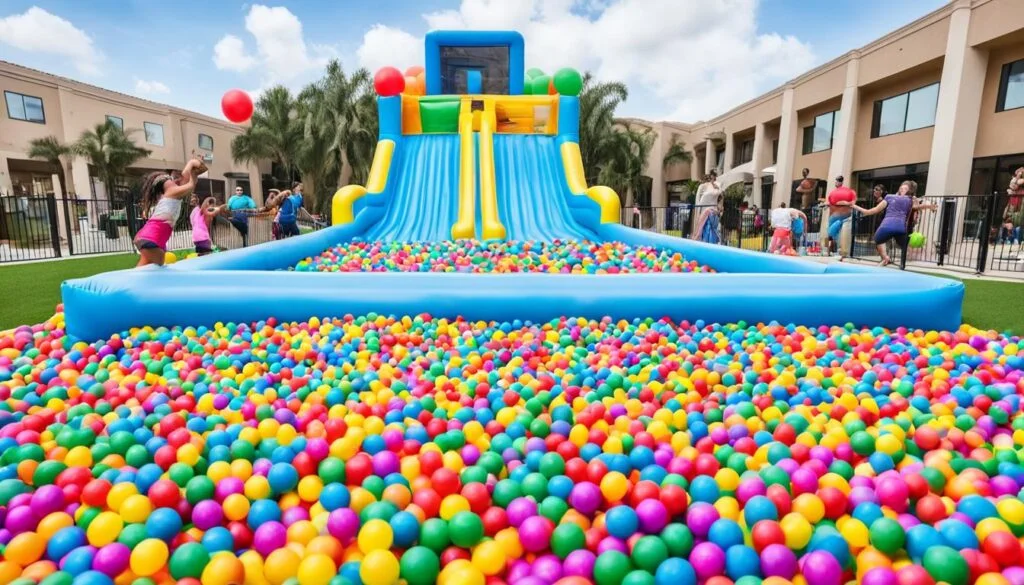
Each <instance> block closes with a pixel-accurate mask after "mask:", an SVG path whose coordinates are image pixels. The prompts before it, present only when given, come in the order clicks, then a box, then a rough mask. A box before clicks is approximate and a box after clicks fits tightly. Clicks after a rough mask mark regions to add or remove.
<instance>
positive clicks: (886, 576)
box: [861, 567, 900, 585]
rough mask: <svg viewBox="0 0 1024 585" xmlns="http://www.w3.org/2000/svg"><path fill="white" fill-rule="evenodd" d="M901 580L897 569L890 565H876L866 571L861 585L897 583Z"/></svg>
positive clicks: (889, 584) (895, 584) (891, 584)
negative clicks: (891, 567) (894, 569)
mask: <svg viewBox="0 0 1024 585" xmlns="http://www.w3.org/2000/svg"><path fill="white" fill-rule="evenodd" d="M899 582H900V579H899V577H898V576H897V575H896V571H893V570H892V569H890V568H889V567H875V568H874V569H871V570H869V571H868V572H867V573H864V578H863V579H861V585H897V584H898V583H899Z"/></svg>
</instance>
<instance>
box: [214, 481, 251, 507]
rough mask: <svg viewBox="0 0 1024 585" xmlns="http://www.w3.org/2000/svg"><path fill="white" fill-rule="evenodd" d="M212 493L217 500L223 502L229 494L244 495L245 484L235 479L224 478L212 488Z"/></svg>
mask: <svg viewBox="0 0 1024 585" xmlns="http://www.w3.org/2000/svg"><path fill="white" fill-rule="evenodd" d="M213 493H214V495H215V496H216V497H217V499H218V500H220V501H221V502H223V501H224V498H226V497H228V496H230V495H231V494H241V493H245V484H244V483H242V480H240V479H238V478H237V477H225V478H224V479H222V480H220V481H218V482H217V487H216V488H214V492H213Z"/></svg>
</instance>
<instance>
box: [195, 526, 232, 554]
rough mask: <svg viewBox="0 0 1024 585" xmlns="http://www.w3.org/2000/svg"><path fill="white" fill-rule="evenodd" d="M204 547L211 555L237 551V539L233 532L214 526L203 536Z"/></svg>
mask: <svg viewBox="0 0 1024 585" xmlns="http://www.w3.org/2000/svg"><path fill="white" fill-rule="evenodd" d="M202 542H203V547H204V548H206V550H207V551H209V552H210V554H213V553H215V552H219V551H222V550H226V551H233V550H234V549H235V537H234V536H232V535H231V531H230V530H228V529H227V528H225V527H223V526H214V527H213V528H211V529H209V530H207V531H206V532H205V533H204V534H203V541H202Z"/></svg>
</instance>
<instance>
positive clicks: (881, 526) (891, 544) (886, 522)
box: [868, 518, 907, 556]
mask: <svg viewBox="0 0 1024 585" xmlns="http://www.w3.org/2000/svg"><path fill="white" fill-rule="evenodd" d="M868 537H869V538H870V539H871V545H872V546H874V547H875V548H877V549H878V550H880V551H882V552H883V553H885V554H887V555H889V556H892V555H894V554H896V553H897V552H898V551H899V550H900V549H902V548H903V544H904V543H905V542H906V539H907V535H906V533H905V532H904V531H903V526H901V525H900V523H899V522H897V521H895V520H893V519H892V518H879V519H878V520H875V521H874V522H872V523H871V527H870V528H869V529H868Z"/></svg>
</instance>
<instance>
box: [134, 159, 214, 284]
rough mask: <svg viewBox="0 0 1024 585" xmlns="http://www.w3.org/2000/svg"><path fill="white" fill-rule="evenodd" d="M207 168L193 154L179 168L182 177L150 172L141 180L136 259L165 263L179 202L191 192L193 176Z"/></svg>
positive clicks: (161, 264) (148, 262)
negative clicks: (143, 219)
mask: <svg viewBox="0 0 1024 585" xmlns="http://www.w3.org/2000/svg"><path fill="white" fill-rule="evenodd" d="M205 171H206V165H204V164H203V161H202V160H200V159H199V158H193V159H192V160H190V161H188V163H187V164H185V168H184V169H182V170H181V177H180V178H179V179H177V180H175V179H174V178H173V177H171V175H168V174H167V173H164V172H156V173H150V174H149V175H148V176H146V180H145V181H144V182H143V183H142V215H143V217H145V218H146V225H144V226H142V229H141V230H139V232H138V233H137V234H135V242H134V244H135V247H136V248H138V249H139V263H138V264H136V265H135V267H136V268H138V267H139V266H146V265H148V264H156V265H157V266H163V265H164V257H165V255H166V254H167V241H168V240H170V239H171V234H172V233H173V232H174V224H175V223H176V222H177V221H178V216H179V215H181V202H182V200H184V199H185V197H188V196H189V195H190V194H191V193H192V189H194V188H195V186H196V177H197V176H199V175H201V174H203V173H204V172H205Z"/></svg>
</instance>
